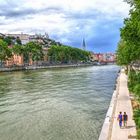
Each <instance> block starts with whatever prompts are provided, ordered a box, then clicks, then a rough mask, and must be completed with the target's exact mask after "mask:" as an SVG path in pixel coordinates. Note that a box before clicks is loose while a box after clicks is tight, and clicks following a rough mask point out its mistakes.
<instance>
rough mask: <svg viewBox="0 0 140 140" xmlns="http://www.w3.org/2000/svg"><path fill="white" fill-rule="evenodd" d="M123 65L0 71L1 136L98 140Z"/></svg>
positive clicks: (4, 139)
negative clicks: (2, 72)
mask: <svg viewBox="0 0 140 140" xmlns="http://www.w3.org/2000/svg"><path fill="white" fill-rule="evenodd" d="M118 69H119V68H118V67H116V66H103V67H96V66H94V67H85V68H68V69H54V70H39V71H28V72H26V71H25V72H13V73H10V74H7V73H6V74H2V75H0V83H2V84H0V136H1V138H0V140H11V139H13V140H19V139H20V140H27V139H29V140H46V139H47V140H91V139H92V140H97V139H98V136H99V133H100V130H101V126H102V123H103V121H104V117H105V114H106V111H107V108H108V105H109V102H110V99H111V96H112V93H113V88H114V84H115V80H116V76H117V71H118Z"/></svg>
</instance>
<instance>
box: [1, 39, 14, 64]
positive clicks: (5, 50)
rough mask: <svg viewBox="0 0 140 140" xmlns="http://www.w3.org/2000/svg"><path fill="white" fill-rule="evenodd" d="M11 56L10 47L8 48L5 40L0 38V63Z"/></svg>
mask: <svg viewBox="0 0 140 140" xmlns="http://www.w3.org/2000/svg"><path fill="white" fill-rule="evenodd" d="M10 57H12V51H11V49H10V48H8V45H7V43H6V42H4V41H3V40H1V39H0V60H1V63H2V62H3V61H5V60H8V58H10Z"/></svg>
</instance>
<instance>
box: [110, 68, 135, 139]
mask: <svg viewBox="0 0 140 140" xmlns="http://www.w3.org/2000/svg"><path fill="white" fill-rule="evenodd" d="M118 90H119V92H118V97H117V98H118V99H117V104H116V109H115V114H114V117H113V118H114V120H113V127H112V133H111V138H110V139H111V140H129V139H130V138H129V137H128V136H130V135H132V136H135V135H136V128H135V123H134V121H133V119H132V117H133V112H132V106H131V101H130V99H129V91H128V88H127V76H126V75H125V73H124V71H123V70H122V71H121V74H120V78H119V89H118ZM120 111H122V112H126V113H127V114H128V124H127V125H128V127H127V128H121V129H120V128H119V125H118V121H117V116H118V113H119V112H120ZM131 139H133V140H136V139H135V138H131Z"/></svg>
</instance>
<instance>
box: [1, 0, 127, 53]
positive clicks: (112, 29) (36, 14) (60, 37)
mask: <svg viewBox="0 0 140 140" xmlns="http://www.w3.org/2000/svg"><path fill="white" fill-rule="evenodd" d="M128 12H129V5H127V4H126V3H124V2H123V0H0V32H1V33H21V32H22V33H29V34H35V33H42V34H44V33H45V32H47V33H48V34H49V36H50V38H53V39H55V40H57V41H60V42H62V43H64V44H66V45H70V46H74V47H78V48H81V44H82V39H83V38H85V41H86V46H87V48H86V49H87V50H90V51H94V52H114V51H115V50H116V46H117V43H118V41H119V38H120V37H119V36H120V32H119V29H120V27H122V26H123V19H124V18H126V17H127V16H128Z"/></svg>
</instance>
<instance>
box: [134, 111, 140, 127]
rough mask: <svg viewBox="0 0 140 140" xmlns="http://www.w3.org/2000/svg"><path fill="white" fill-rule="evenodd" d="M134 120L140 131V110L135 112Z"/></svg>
mask: <svg viewBox="0 0 140 140" xmlns="http://www.w3.org/2000/svg"><path fill="white" fill-rule="evenodd" d="M134 120H135V123H136V126H137V128H138V129H140V109H137V110H134Z"/></svg>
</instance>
